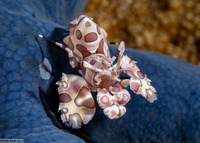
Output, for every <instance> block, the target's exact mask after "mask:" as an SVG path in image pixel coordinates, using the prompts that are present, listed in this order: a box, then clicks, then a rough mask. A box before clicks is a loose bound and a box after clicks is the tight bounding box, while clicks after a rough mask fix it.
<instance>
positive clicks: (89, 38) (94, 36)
mask: <svg viewBox="0 0 200 143" xmlns="http://www.w3.org/2000/svg"><path fill="white" fill-rule="evenodd" d="M84 38H85V42H87V43H90V42H94V41H96V40H97V34H96V33H94V32H91V33H88V34H87V35H85V37H84Z"/></svg>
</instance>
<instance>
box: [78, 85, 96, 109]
mask: <svg viewBox="0 0 200 143" xmlns="http://www.w3.org/2000/svg"><path fill="white" fill-rule="evenodd" d="M85 88H86V87H82V88H81V89H80V91H79V92H78V95H77V96H76V98H75V99H74V102H75V104H76V105H77V107H86V108H90V109H93V108H95V104H94V102H93V98H92V97H90V98H87V100H84V99H85V98H86V97H85V95H86V93H87V92H86V91H88V90H85ZM87 89H88V88H87Z"/></svg>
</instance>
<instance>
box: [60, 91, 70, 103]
mask: <svg viewBox="0 0 200 143" xmlns="http://www.w3.org/2000/svg"><path fill="white" fill-rule="evenodd" d="M71 100H72V99H71V97H70V95H69V94H67V93H61V94H59V102H61V103H67V102H70V101H71Z"/></svg>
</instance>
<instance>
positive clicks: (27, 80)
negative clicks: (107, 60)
mask: <svg viewBox="0 0 200 143" xmlns="http://www.w3.org/2000/svg"><path fill="white" fill-rule="evenodd" d="M84 4H85V1H79V3H78V2H77V1H64V0H63V1H54V3H53V2H52V1H50V0H49V1H39V0H38V1H36V0H33V1H31V2H30V1H25V0H24V1H23V0H16V1H9V0H1V1H0V21H1V26H0V39H1V41H0V62H1V64H0V138H20V139H25V142H84V141H83V140H82V139H84V140H85V141H87V142H99V143H103V142H105V143H106V142H109V143H110V142H115V143H117V142H123V143H126V142H135V143H139V142H142V143H161V142H162V143H168V142H170V143H171V142H176V143H184V142H185V143H186V142H195V143H199V142H200V137H199V131H200V120H199V119H200V86H199V83H200V67H197V66H194V65H192V64H189V63H186V62H183V61H181V60H178V59H175V58H171V57H169V56H165V55H162V54H159V53H153V52H143V51H138V50H133V49H127V50H126V53H127V54H128V56H129V57H131V58H132V59H134V60H135V61H137V62H138V64H137V65H138V66H139V67H140V69H141V70H142V71H143V73H145V74H147V75H148V77H149V78H150V79H151V80H152V84H153V85H154V87H155V88H156V90H157V92H158V100H157V101H156V102H155V103H153V104H151V103H149V102H147V101H146V100H145V99H144V98H143V97H142V96H140V95H135V94H134V93H133V92H131V94H132V99H131V101H130V102H129V103H128V104H127V105H126V108H127V113H126V115H125V116H123V117H122V118H120V119H117V120H109V119H108V118H107V117H105V116H104V115H103V111H102V110H101V109H99V107H98V105H97V112H96V114H95V116H94V118H93V120H92V121H91V122H89V124H88V125H85V126H83V128H82V129H80V130H71V129H69V128H67V127H64V126H63V125H62V124H60V120H59V118H58V117H59V115H58V114H57V107H58V95H57V89H56V88H57V87H56V86H55V82H56V81H57V80H58V79H59V78H60V77H61V73H62V72H65V73H73V74H77V72H76V71H75V70H74V69H72V68H71V67H70V65H69V63H68V59H67V53H66V52H65V51H63V50H62V49H59V48H58V47H56V46H54V45H51V44H49V43H47V42H46V41H44V40H43V39H39V40H38V39H37V38H35V33H40V34H43V35H45V36H47V37H50V38H52V39H55V40H56V41H62V38H63V37H64V36H65V35H66V34H67V31H65V30H64V26H66V25H67V24H68V22H69V21H71V20H72V19H73V18H74V17H75V16H76V15H77V14H78V13H79V12H81V10H82V9H83V6H84ZM111 50H112V51H111V53H113V52H114V51H115V48H112V49H111ZM44 58H47V59H48V61H49V63H50V64H51V66H52V72H51V73H50V74H51V77H50V79H49V80H44V79H42V78H40V71H39V65H40V64H41V62H42V61H43V59H44ZM46 72H49V71H48V70H47V71H46ZM94 96H95V93H94ZM68 131H70V132H71V133H69V132H68ZM73 134H75V135H77V136H79V137H80V138H82V139H80V138H78V137H76V136H75V135H73Z"/></svg>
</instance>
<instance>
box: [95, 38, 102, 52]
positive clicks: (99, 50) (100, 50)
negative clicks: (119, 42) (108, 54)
mask: <svg viewBox="0 0 200 143" xmlns="http://www.w3.org/2000/svg"><path fill="white" fill-rule="evenodd" d="M103 44H104V41H103V39H102V40H101V42H100V43H99V48H98V49H97V51H96V53H100V54H104V51H103Z"/></svg>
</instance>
